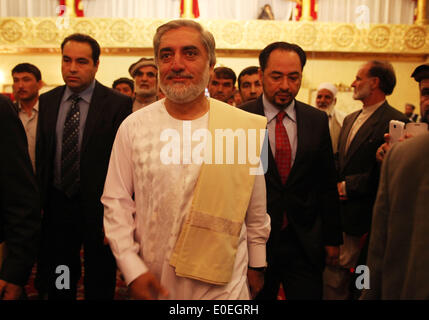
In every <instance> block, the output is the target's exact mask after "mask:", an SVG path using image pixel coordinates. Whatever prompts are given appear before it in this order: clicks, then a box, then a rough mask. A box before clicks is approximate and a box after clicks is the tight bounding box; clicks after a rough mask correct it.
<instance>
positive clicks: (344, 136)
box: [338, 111, 361, 167]
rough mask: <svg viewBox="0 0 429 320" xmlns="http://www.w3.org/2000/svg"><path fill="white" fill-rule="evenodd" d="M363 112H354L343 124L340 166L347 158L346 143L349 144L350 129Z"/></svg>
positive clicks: (340, 142) (340, 143)
mask: <svg viewBox="0 0 429 320" xmlns="http://www.w3.org/2000/svg"><path fill="white" fill-rule="evenodd" d="M360 113H361V111H358V112H355V113H354V114H352V115H351V116H350V118H349V119H348V121H346V122H344V124H343V130H342V134H341V135H340V141H339V145H340V147H339V150H338V152H339V155H340V158H339V161H340V166H341V167H343V164H344V162H345V160H346V145H347V137H348V136H349V133H350V130H351V128H352V126H353V123H354V122H355V121H356V118H357V117H358V116H359V114H360Z"/></svg>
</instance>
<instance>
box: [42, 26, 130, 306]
mask: <svg viewBox="0 0 429 320" xmlns="http://www.w3.org/2000/svg"><path fill="white" fill-rule="evenodd" d="M61 51H62V67H61V68H62V69H61V71H62V75H63V79H64V82H65V83H66V85H65V86H61V87H57V88H55V89H53V90H51V91H49V92H47V93H45V94H42V95H41V96H40V99H39V103H40V114H39V131H38V134H39V137H38V145H37V161H36V167H37V173H38V177H39V179H40V183H41V186H42V201H43V203H42V204H43V209H44V224H43V227H44V231H43V233H44V246H43V255H42V257H41V259H42V261H41V267H40V273H39V275H40V277H41V279H47V280H46V283H47V288H46V289H47V291H48V298H49V299H75V298H76V289H77V288H76V285H77V282H78V280H79V278H80V268H81V264H80V249H81V246H82V245H83V247H84V274H85V278H84V287H85V299H113V297H114V291H115V285H116V264H115V260H114V257H113V255H112V253H111V250H110V248H109V246H108V245H107V242H105V241H104V231H103V205H102V203H101V202H100V197H101V195H102V193H103V187H104V181H105V177H106V173H107V167H108V164H109V159H110V152H111V148H112V144H113V141H114V138H115V135H116V131H117V129H118V127H119V125H120V124H121V122H122V121H123V120H124V119H125V118H126V117H127V116H128V115H129V114H130V113H131V108H132V100H131V98H129V97H126V96H124V95H122V94H119V93H117V92H115V91H114V90H112V89H109V88H107V87H105V86H103V85H101V84H100V83H99V82H97V81H96V80H95V74H96V72H97V70H98V65H99V55H100V47H99V45H98V43H97V41H95V40H94V39H93V38H91V37H89V36H87V35H82V34H73V35H71V36H69V37H67V38H66V39H64V41H63V43H62V45H61ZM40 277H39V279H40ZM38 283H44V281H43V280H41V281H39V282H38ZM41 289H42V290H43V288H41Z"/></svg>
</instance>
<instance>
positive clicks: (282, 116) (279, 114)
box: [276, 110, 286, 122]
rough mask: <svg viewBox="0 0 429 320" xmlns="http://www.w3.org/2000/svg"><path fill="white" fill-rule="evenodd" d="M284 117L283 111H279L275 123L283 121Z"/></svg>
mask: <svg viewBox="0 0 429 320" xmlns="http://www.w3.org/2000/svg"><path fill="white" fill-rule="evenodd" d="M285 116H286V112H284V110H281V111H280V112H279V113H277V116H276V118H277V121H280V122H281V121H283V118H284V117H285Z"/></svg>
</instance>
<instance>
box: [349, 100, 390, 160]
mask: <svg viewBox="0 0 429 320" xmlns="http://www.w3.org/2000/svg"><path fill="white" fill-rule="evenodd" d="M385 104H386V102H385V103H384V104H383V105H382V106H381V107H380V108H378V109H377V110H376V111H375V112H374V113H373V114H372V115H371V116H370V117H369V118H368V120H366V121H365V123H364V124H362V126H361V127H360V128H359V130H358V132H357V133H356V135H355V137H354V139H353V140H352V142H351V143H350V146H349V149H348V151H347V154H346V159H345V161H346V162H347V161H348V160H349V159H350V158H351V157H352V156H353V154H354V153H355V152H356V151H357V150H359V148H360V146H361V145H362V144H363V143H364V142H365V141H366V140H368V137H369V136H370V135H371V134H372V133H373V132H374V130H373V128H374V127H376V126H377V124H378V122H379V121H380V118H381V116H382V115H383V112H384V110H385ZM374 157H375V155H374Z"/></svg>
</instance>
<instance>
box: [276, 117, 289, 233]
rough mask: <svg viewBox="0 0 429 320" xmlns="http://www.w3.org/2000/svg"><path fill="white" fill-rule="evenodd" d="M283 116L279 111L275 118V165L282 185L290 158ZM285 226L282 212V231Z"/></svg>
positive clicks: (287, 172) (284, 181) (286, 174)
mask: <svg viewBox="0 0 429 320" xmlns="http://www.w3.org/2000/svg"><path fill="white" fill-rule="evenodd" d="M285 116H286V113H285V112H284V111H280V112H279V113H278V114H277V116H276V165H277V170H278V172H279V174H280V178H281V180H282V184H283V185H284V184H285V183H286V180H287V178H288V176H289V172H290V164H291V158H292V151H291V147H290V142H289V137H288V135H287V132H286V128H285V126H284V125H283V118H284V117H285ZM287 225H288V220H287V215H286V212H284V213H283V225H282V227H281V228H282V229H284V228H286V226H287Z"/></svg>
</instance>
